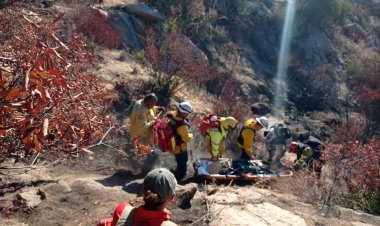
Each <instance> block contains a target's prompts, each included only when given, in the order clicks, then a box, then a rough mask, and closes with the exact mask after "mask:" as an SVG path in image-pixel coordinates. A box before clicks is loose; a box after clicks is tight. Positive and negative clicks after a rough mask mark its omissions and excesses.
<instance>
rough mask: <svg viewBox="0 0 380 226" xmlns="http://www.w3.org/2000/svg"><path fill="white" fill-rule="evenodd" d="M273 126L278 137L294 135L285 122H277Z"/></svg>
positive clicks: (283, 137)
mask: <svg viewBox="0 0 380 226" xmlns="http://www.w3.org/2000/svg"><path fill="white" fill-rule="evenodd" d="M273 127H274V134H275V135H276V137H281V138H282V139H284V140H286V139H288V138H290V137H292V132H291V131H290V129H289V128H288V127H286V126H285V125H284V124H280V123H279V124H275V125H274V126H273Z"/></svg>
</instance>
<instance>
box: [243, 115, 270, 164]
mask: <svg viewBox="0 0 380 226" xmlns="http://www.w3.org/2000/svg"><path fill="white" fill-rule="evenodd" d="M268 125H269V121H268V119H267V118H266V117H264V116H263V117H260V118H255V119H253V118H251V119H248V120H247V121H245V122H244V125H243V127H242V128H241V130H240V132H239V135H238V138H237V144H238V146H239V148H240V150H241V156H240V159H243V160H250V159H254V154H253V143H254V141H255V137H256V132H257V131H260V130H261V129H263V128H268Z"/></svg>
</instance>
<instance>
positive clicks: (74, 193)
mask: <svg viewBox="0 0 380 226" xmlns="http://www.w3.org/2000/svg"><path fill="white" fill-rule="evenodd" d="M95 154H96V155H95V156H96V157H95V156H89V155H87V154H85V155H84V156H82V158H76V159H73V160H72V161H70V162H69V163H61V164H59V165H57V166H50V167H47V168H46V167H41V168H34V169H31V168H21V167H22V164H19V163H18V164H15V165H14V164H10V162H8V163H3V164H2V165H0V167H1V170H0V173H1V177H0V185H2V186H3V185H4V184H12V183H13V185H15V184H17V183H18V184H24V185H25V186H23V187H20V189H16V188H17V186H14V187H12V188H7V189H3V190H2V195H0V209H1V210H2V213H3V214H2V215H1V216H0V222H1V223H0V225H19V226H21V225H24V226H25V225H30V226H34V225H36V226H37V225H39V226H44V225H46V226H48V225H49V226H50V225H62V226H64V225H96V223H97V221H98V220H100V219H102V218H107V217H110V216H111V215H112V212H113V211H114V209H115V207H116V206H117V205H118V204H119V203H121V202H132V203H134V205H139V204H141V197H140V189H141V184H142V181H143V177H144V174H141V173H140V172H141V168H142V167H141V164H140V165H139V164H136V162H134V161H133V160H121V161H120V158H119V157H118V156H117V154H115V153H114V152H113V151H112V150H106V149H100V148H99V150H96V151H95ZM133 163H134V164H133ZM172 163H173V156H171V155H170V154H163V155H161V156H160V157H159V159H158V160H156V162H155V164H151V162H149V165H150V166H155V167H157V166H165V167H168V168H170V167H172V166H173V164H172ZM9 167H11V168H12V169H7V168H9ZM17 167H20V168H21V169H14V168H17ZM27 182H32V183H30V184H28V183H27ZM268 184H270V182H265V181H259V182H258V183H256V184H253V183H252V182H233V183H229V182H217V183H212V182H211V181H205V180H203V179H200V178H196V177H192V173H191V170H189V178H188V179H187V180H185V181H182V182H180V183H179V185H178V186H177V188H176V194H177V198H176V200H175V201H174V202H173V203H172V204H171V205H170V206H169V207H168V208H169V209H170V211H171V212H172V217H173V219H172V220H173V221H174V222H176V223H178V224H180V225H215V226H219V225H342V226H343V225H344V226H346V225H355V226H356V225H379V223H380V218H379V217H376V216H372V215H369V214H364V213H361V212H357V211H353V210H348V209H343V208H336V209H334V211H335V212H334V214H330V215H329V216H327V215H324V213H323V211H321V207H320V206H316V205H313V204H307V203H303V202H301V201H300V200H299V198H297V197H294V196H292V195H290V194H281V193H282V192H281V191H280V190H278V189H277V190H273V189H269V187H268V186H265V185H268ZM263 185H264V186H263ZM193 188H196V189H197V192H196V193H195V196H194V197H193V198H192V199H190V198H191V197H189V193H191V192H190V191H191V190H192V189H193ZM12 189H13V190H12ZM7 208H8V211H7Z"/></svg>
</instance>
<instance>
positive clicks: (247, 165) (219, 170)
mask: <svg viewBox="0 0 380 226" xmlns="http://www.w3.org/2000/svg"><path fill="white" fill-rule="evenodd" d="M193 167H194V170H195V176H197V177H202V178H204V179H207V180H244V181H255V180H258V179H260V178H271V177H289V176H292V175H293V172H292V171H291V170H286V171H281V172H275V171H273V170H271V169H269V168H268V167H267V165H265V164H263V162H262V161H261V160H232V159H229V158H220V159H219V160H218V161H212V160H211V159H209V158H199V159H195V160H194V161H193Z"/></svg>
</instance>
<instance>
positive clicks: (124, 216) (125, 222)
mask: <svg viewBox="0 0 380 226" xmlns="http://www.w3.org/2000/svg"><path fill="white" fill-rule="evenodd" d="M135 215H136V208H135V207H133V206H129V205H128V206H125V207H124V209H123V212H122V213H121V215H120V217H119V220H118V221H117V222H116V226H132V225H133V221H134V218H135ZM111 219H112V218H111ZM107 223H108V222H107ZM111 223H112V221H111ZM104 225H106V226H107V224H104ZM97 226H103V225H102V224H99V223H98V225H97ZM160 226H177V224H175V223H174V222H172V221H169V220H167V221H163V222H162V223H161V225H160Z"/></svg>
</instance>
